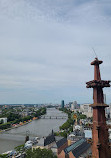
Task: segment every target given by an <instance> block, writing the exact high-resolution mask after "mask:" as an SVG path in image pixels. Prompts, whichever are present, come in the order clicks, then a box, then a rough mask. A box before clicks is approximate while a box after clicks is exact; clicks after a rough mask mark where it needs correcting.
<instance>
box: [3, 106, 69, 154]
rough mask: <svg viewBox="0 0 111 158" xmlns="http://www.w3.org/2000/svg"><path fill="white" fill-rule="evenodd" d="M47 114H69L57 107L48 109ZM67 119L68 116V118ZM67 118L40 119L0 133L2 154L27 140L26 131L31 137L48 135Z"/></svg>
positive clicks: (56, 129)
mask: <svg viewBox="0 0 111 158" xmlns="http://www.w3.org/2000/svg"><path fill="white" fill-rule="evenodd" d="M46 116H62V117H63V116H67V115H66V114H65V113H63V112H61V111H59V110H57V109H55V108H49V109H47V114H46ZM66 119H67V118H66ZM66 119H39V120H34V121H32V122H31V123H29V124H27V125H25V126H21V127H19V128H15V129H11V130H10V131H7V132H5V133H3V134H0V154H1V153H3V152H5V151H8V150H12V149H14V147H16V146H18V145H21V144H23V143H24V141H25V136H26V132H27V131H28V133H29V137H30V139H31V138H33V137H36V136H38V137H43V136H47V135H49V134H50V133H51V131H52V129H53V131H55V132H56V131H58V130H59V126H61V125H62V124H63V123H64V122H65V121H66Z"/></svg>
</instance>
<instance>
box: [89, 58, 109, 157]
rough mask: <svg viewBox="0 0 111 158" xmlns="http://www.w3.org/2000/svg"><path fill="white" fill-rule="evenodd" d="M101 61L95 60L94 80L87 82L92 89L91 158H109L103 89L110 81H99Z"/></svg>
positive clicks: (92, 63)
mask: <svg viewBox="0 0 111 158" xmlns="http://www.w3.org/2000/svg"><path fill="white" fill-rule="evenodd" d="M102 63H103V61H99V60H98V58H95V60H94V61H93V62H91V65H94V80H92V81H89V82H87V83H86V84H87V86H86V87H87V88H93V104H91V105H90V106H91V107H92V108H93V129H92V139H93V141H92V158H111V155H110V154H111V152H110V146H109V135H108V128H107V125H106V117H105V108H106V107H108V105H106V104H104V95H103V88H104V87H110V81H104V80H101V75H100V69H99V65H100V64H102Z"/></svg>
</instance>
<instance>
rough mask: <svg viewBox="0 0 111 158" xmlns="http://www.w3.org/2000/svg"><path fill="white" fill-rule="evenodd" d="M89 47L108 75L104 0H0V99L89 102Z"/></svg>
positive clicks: (110, 10)
mask: <svg viewBox="0 0 111 158" xmlns="http://www.w3.org/2000/svg"><path fill="white" fill-rule="evenodd" d="M92 48H94V50H95V52H96V54H97V57H98V58H99V59H100V60H103V64H102V65H101V66H100V68H101V78H102V79H105V80H111V74H110V72H111V1H110V0H101V1H99V0H0V104H26V103H33V104H36V103H59V104H60V103H61V100H64V101H65V103H68V102H70V101H75V100H76V101H77V102H78V103H80V104H82V103H92V102H93V99H92V98H93V90H92V89H87V88H86V82H87V81H90V80H93V78H94V72H93V71H94V68H93V66H91V65H90V62H91V61H93V60H94V58H95V54H94V51H93V49H92ZM104 93H105V94H106V99H107V103H108V104H109V103H111V88H105V89H104Z"/></svg>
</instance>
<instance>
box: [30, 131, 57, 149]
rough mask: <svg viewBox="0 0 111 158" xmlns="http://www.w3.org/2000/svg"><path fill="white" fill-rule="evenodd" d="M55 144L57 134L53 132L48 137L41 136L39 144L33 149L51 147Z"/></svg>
mask: <svg viewBox="0 0 111 158" xmlns="http://www.w3.org/2000/svg"><path fill="white" fill-rule="evenodd" d="M54 144H55V136H54V135H53V134H51V135H49V136H47V137H46V138H41V139H40V140H39V141H38V144H36V145H34V146H33V147H32V149H37V148H40V149H44V148H46V149H50V148H51V147H52V146H53V145H54Z"/></svg>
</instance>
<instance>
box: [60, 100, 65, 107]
mask: <svg viewBox="0 0 111 158" xmlns="http://www.w3.org/2000/svg"><path fill="white" fill-rule="evenodd" d="M61 108H64V100H62V101H61Z"/></svg>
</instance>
